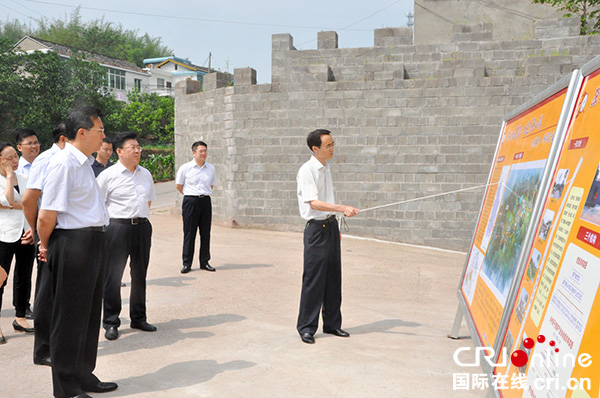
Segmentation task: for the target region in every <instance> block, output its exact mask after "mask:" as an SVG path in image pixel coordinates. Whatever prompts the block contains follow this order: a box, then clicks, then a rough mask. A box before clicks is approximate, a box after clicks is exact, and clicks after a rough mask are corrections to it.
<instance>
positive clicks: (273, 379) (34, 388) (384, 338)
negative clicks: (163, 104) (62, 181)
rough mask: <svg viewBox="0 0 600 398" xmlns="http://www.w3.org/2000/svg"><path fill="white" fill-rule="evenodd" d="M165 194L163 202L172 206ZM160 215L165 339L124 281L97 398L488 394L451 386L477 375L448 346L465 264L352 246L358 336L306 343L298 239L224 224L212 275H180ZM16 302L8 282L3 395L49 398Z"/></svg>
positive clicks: (351, 308) (176, 243) (160, 312)
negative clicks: (147, 326)
mask: <svg viewBox="0 0 600 398" xmlns="http://www.w3.org/2000/svg"><path fill="white" fill-rule="evenodd" d="M168 184H169V183H166V184H161V185H160V188H159V190H160V191H161V192H163V193H159V198H160V199H157V201H156V202H155V204H157V203H158V202H159V201H162V200H163V199H164V200H165V201H166V202H169V201H171V202H170V203H172V201H174V197H175V196H174V193H173V192H174V190H170V188H169V186H168ZM171 184H172V183H171ZM157 188H158V187H157ZM163 190H164V191H163ZM167 197H169V198H170V199H166V198H167ZM152 213H153V215H152V224H153V227H154V237H153V246H152V255H151V264H150V268H149V273H148V320H149V321H150V322H151V323H153V324H155V325H156V326H157V327H158V331H157V332H155V333H144V332H139V331H134V330H132V329H130V328H129V320H128V317H127V315H128V309H129V308H128V301H129V300H128V298H127V296H128V294H129V277H128V276H127V275H126V276H125V278H124V280H125V282H127V283H128V285H127V287H125V288H123V291H122V292H123V295H124V299H123V303H124V308H123V312H122V314H121V319H122V323H123V325H122V327H121V328H120V332H121V336H120V338H119V339H118V340H115V341H107V340H105V339H104V336H103V335H101V336H100V341H99V349H98V364H97V368H96V372H95V373H96V374H97V375H98V376H99V377H100V378H101V379H102V380H105V381H116V382H118V383H119V389H118V390H117V391H115V392H112V393H108V394H95V396H96V397H100V396H101V397H105V398H112V397H136V398H138V397H140V398H141V397H148V398H149V397H152V398H154V397H219V398H221V397H223V398H229V397H244V398H247V397H269V398H271V397H378V398H379V397H410V398H413V397H414V398H421V397H431V398H438V397H461V398H462V397H480V398H483V397H484V396H485V393H484V392H482V391H453V388H452V381H453V373H472V372H475V373H478V371H479V370H478V369H475V368H471V369H465V368H460V367H458V366H457V365H455V364H454V363H453V360H452V354H453V353H454V351H455V350H456V349H457V348H459V347H463V346H471V345H472V343H471V340H470V339H463V340H458V341H455V340H450V339H448V338H446V335H447V333H448V332H449V331H450V328H451V326H452V322H453V319H454V314H455V311H456V307H457V299H456V293H455V292H456V287H457V284H458V278H459V276H460V272H461V269H462V266H463V263H464V260H465V255H464V254H457V253H448V252H443V251H437V250H432V249H424V248H415V247H408V246H402V245H398V244H392V243H385V242H374V241H369V240H361V239H355V238H350V237H344V239H343V241H342V251H343V274H344V275H343V280H344V286H343V289H344V302H343V307H342V312H343V315H344V322H343V327H344V329H346V330H347V331H348V332H350V333H351V335H352V336H351V337H350V338H348V339H342V338H338V337H333V336H330V335H324V334H322V333H318V334H317V335H316V336H315V337H316V344H314V345H307V344H304V343H302V342H301V341H300V338H299V336H298V334H297V333H296V331H295V327H294V326H295V321H296V315H297V310H298V300H299V297H300V281H301V262H302V237H301V234H299V233H293V232H273V231H264V230H249V229H229V228H224V227H220V226H215V227H213V240H212V255H213V259H212V260H211V264H212V265H213V266H214V267H215V268H216V269H217V271H216V272H215V273H209V272H205V271H200V270H199V269H198V264H194V268H193V271H192V272H190V273H189V274H186V275H182V274H180V273H179V270H180V268H181V251H180V250H181V248H180V246H181V239H182V227H181V219H180V216H177V215H173V214H172V212H171V211H169V209H168V208H164V207H163V208H158V207H157V208H155V209H154V210H153V211H152ZM11 302H12V282H9V285H8V287H7V289H6V291H5V295H4V309H3V310H2V317H1V318H0V325H1V326H2V330H3V331H4V334H5V336H6V337H7V339H8V343H7V344H5V345H3V346H0V397H2V398H4V397H10V398H20V397H23V398H24V397H36V398H37V397H50V396H51V391H52V389H51V384H52V381H51V373H50V369H49V368H47V367H42V366H34V365H32V364H31V352H32V346H33V338H32V336H28V335H23V334H17V333H16V332H14V331H13V330H12V327H11V322H12V319H13V318H12V317H13V315H14V312H13V310H12V308H11V306H10V303H11ZM461 333H462V334H464V335H467V334H468V332H467V328H466V326H464V325H463V328H462V331H461Z"/></svg>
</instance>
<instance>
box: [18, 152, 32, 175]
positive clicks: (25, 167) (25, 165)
mask: <svg viewBox="0 0 600 398" xmlns="http://www.w3.org/2000/svg"><path fill="white" fill-rule="evenodd" d="M30 170H31V163H29V162H28V161H27V160H25V158H24V157H23V156H21V157H20V158H19V167H18V168H17V172H19V173H21V174H23V175H25V176H28V175H29V171H30Z"/></svg>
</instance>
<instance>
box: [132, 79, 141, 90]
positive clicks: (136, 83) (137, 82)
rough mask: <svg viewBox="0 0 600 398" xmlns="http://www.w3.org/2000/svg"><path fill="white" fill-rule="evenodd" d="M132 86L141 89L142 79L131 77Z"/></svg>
mask: <svg viewBox="0 0 600 398" xmlns="http://www.w3.org/2000/svg"><path fill="white" fill-rule="evenodd" d="M133 88H134V89H136V90H137V91H142V79H133Z"/></svg>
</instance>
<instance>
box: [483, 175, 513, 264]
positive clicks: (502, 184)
mask: <svg viewBox="0 0 600 398" xmlns="http://www.w3.org/2000/svg"><path fill="white" fill-rule="evenodd" d="M509 172H510V166H504V167H503V168H502V174H501V175H500V180H499V181H498V188H497V189H496V195H495V196H494V203H493V204H492V210H491V211H490V215H489V217H488V221H487V224H486V227H485V233H484V234H483V238H482V239H481V250H482V251H484V252H485V251H487V248H488V244H489V243H490V237H491V236H492V231H493V229H494V224H495V223H496V217H497V216H498V208H499V207H500V200H501V199H502V195H503V194H504V188H505V187H506V180H507V179H508V173H509Z"/></svg>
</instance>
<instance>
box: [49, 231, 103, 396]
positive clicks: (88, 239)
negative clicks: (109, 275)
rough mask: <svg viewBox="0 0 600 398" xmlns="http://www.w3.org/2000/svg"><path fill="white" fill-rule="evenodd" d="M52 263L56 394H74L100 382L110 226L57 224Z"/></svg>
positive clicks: (52, 248)
mask: <svg viewBox="0 0 600 398" xmlns="http://www.w3.org/2000/svg"><path fill="white" fill-rule="evenodd" d="M48 267H49V269H50V271H51V273H52V275H51V278H52V282H51V283H52V291H53V294H54V305H53V308H52V323H51V330H50V356H51V357H52V384H53V386H54V396H55V397H57V398H65V397H73V396H76V395H79V394H81V393H83V390H84V389H86V386H91V385H95V384H97V383H98V382H99V380H98V379H97V378H96V376H94V375H93V374H92V372H93V370H94V368H95V367H96V357H97V355H98V334H99V332H100V314H101V309H102V288H103V285H104V272H105V267H106V244H105V240H104V232H95V231H82V230H61V229H56V230H54V232H53V233H52V235H51V236H50V242H49V245H48Z"/></svg>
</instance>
